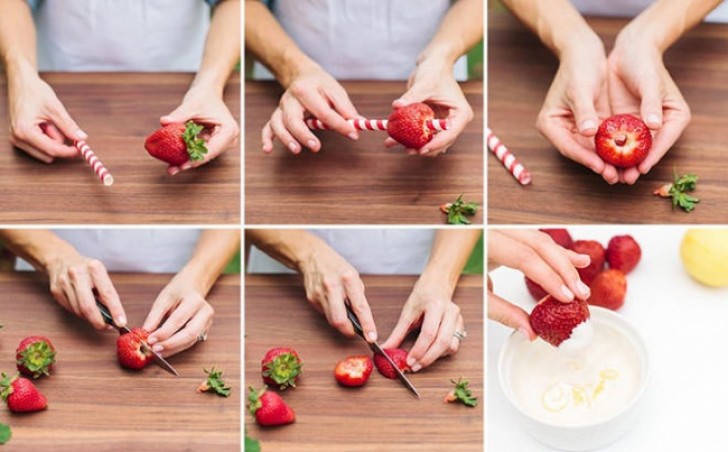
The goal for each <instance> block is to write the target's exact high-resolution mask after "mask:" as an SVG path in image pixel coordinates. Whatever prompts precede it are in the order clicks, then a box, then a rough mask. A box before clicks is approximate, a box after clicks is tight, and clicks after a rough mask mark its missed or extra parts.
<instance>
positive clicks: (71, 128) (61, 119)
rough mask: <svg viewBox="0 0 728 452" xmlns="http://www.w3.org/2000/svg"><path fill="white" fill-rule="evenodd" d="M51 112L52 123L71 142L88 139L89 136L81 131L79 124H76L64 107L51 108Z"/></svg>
mask: <svg viewBox="0 0 728 452" xmlns="http://www.w3.org/2000/svg"><path fill="white" fill-rule="evenodd" d="M50 110H51V111H50V113H51V114H50V119H51V121H52V122H53V124H54V125H55V126H56V127H57V128H58V130H60V131H61V133H63V135H65V136H66V137H67V138H68V139H69V140H71V141H77V140H85V139H87V138H88V135H86V133H85V132H84V131H83V130H81V128H80V127H79V126H78V124H76V121H74V120H73V119H72V118H71V116H70V115H69V114H68V112H67V111H66V109H65V108H64V107H63V106H62V105H60V104H59V105H57V106H55V107H51V108H50Z"/></svg>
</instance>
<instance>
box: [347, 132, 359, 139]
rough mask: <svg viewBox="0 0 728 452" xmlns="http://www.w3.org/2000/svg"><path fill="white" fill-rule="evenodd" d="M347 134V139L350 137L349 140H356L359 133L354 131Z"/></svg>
mask: <svg viewBox="0 0 728 452" xmlns="http://www.w3.org/2000/svg"><path fill="white" fill-rule="evenodd" d="M347 136H348V137H349V139H351V140H358V139H359V134H358V133H356V132H351V133H350V134H349V135H347Z"/></svg>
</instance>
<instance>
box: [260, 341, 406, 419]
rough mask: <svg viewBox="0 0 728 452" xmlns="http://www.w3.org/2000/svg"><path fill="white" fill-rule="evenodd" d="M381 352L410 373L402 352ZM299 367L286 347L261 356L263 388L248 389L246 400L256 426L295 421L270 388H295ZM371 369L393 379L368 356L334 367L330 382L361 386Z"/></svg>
mask: <svg viewBox="0 0 728 452" xmlns="http://www.w3.org/2000/svg"><path fill="white" fill-rule="evenodd" d="M384 352H385V353H386V354H387V355H389V357H390V358H392V361H394V363H395V364H396V365H397V367H399V369H400V370H401V371H402V372H408V371H410V368H409V366H408V365H407V351H406V350H402V349H388V350H384ZM302 366H303V362H302V361H301V358H300V356H299V355H298V353H297V352H296V351H295V350H294V349H292V348H289V347H276V348H272V349H270V350H268V352H267V353H266V354H265V356H263V360H262V361H261V376H262V377H263V383H265V386H264V387H263V389H261V390H260V391H256V390H255V388H254V387H252V386H251V387H250V393H249V396H248V409H249V411H250V414H251V415H252V416H254V417H255V420H256V422H257V423H258V424H259V425H263V426H273V425H285V424H290V423H292V422H294V421H295V420H296V413H295V412H294V411H293V409H292V408H291V407H290V406H289V405H288V404H286V402H285V401H284V400H283V398H282V397H281V396H280V395H279V394H278V393H277V392H274V391H273V390H271V388H274V389H278V390H280V391H284V390H286V389H288V388H295V387H296V386H297V385H298V384H299V382H300V379H301V374H302V370H301V367H302ZM375 366H376V368H377V370H378V371H379V373H380V374H382V376H384V377H386V378H391V379H396V378H397V373H396V372H395V370H394V368H393V367H392V365H391V364H389V361H387V359H386V358H384V357H383V356H380V355H374V359H373V360H372V358H370V357H369V356H349V357H347V358H346V359H344V360H342V361H339V362H338V363H337V364H336V367H335V368H334V378H336V381H338V382H339V384H340V385H342V386H346V387H358V386H363V385H364V384H366V382H367V381H368V380H369V376H370V375H371V374H372V370H373V369H374V367H375Z"/></svg>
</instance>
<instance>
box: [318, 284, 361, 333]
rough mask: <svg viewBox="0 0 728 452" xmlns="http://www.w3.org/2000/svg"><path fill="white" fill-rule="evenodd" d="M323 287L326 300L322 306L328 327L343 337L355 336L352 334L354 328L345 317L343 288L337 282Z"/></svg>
mask: <svg viewBox="0 0 728 452" xmlns="http://www.w3.org/2000/svg"><path fill="white" fill-rule="evenodd" d="M324 285H325V289H326V298H327V301H326V303H325V304H324V312H325V314H326V318H327V319H328V321H329V325H331V326H333V327H334V328H336V329H337V330H338V331H340V332H341V333H342V334H343V335H345V336H348V337H352V336H354V335H355V334H356V333H354V327H353V326H352V325H351V322H350V321H349V317H348V316H347V315H346V307H345V305H344V300H345V297H346V293H345V292H344V287H343V286H342V285H341V284H339V283H338V282H336V283H331V284H326V283H324Z"/></svg>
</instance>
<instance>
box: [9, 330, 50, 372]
mask: <svg viewBox="0 0 728 452" xmlns="http://www.w3.org/2000/svg"><path fill="white" fill-rule="evenodd" d="M15 359H16V362H17V366H18V371H20V373H22V374H24V375H28V376H31V377H33V378H38V377H40V376H41V375H50V371H51V369H52V368H53V363H55V362H56V349H55V348H53V344H51V341H50V340H49V339H48V338H46V337H43V336H29V337H26V338H25V339H23V340H22V341H21V342H20V345H18V348H17V350H15Z"/></svg>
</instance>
